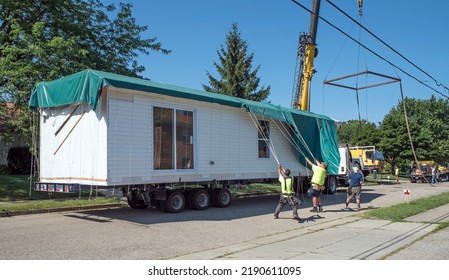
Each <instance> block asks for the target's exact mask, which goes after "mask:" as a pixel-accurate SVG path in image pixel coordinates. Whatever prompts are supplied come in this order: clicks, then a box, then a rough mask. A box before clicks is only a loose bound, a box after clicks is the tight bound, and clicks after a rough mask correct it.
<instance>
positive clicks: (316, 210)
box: [310, 206, 318, 212]
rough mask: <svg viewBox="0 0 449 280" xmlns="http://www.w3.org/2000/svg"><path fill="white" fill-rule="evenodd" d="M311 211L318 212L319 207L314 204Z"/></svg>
mask: <svg viewBox="0 0 449 280" xmlns="http://www.w3.org/2000/svg"><path fill="white" fill-rule="evenodd" d="M310 212H318V208H317V207H316V206H313V208H312V210H310Z"/></svg>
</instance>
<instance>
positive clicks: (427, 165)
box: [410, 160, 449, 183]
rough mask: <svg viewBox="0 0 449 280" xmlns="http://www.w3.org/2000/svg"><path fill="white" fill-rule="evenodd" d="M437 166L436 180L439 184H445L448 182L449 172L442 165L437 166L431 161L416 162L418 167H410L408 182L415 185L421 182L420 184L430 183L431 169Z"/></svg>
mask: <svg viewBox="0 0 449 280" xmlns="http://www.w3.org/2000/svg"><path fill="white" fill-rule="evenodd" d="M434 166H437V180H438V181H439V182H446V181H448V180H449V171H448V170H447V168H446V167H445V166H444V165H439V164H437V163H435V162H434V161H432V160H421V161H418V165H416V164H415V163H413V164H411V165H410V182H411V183H416V182H418V181H421V182H422V183H431V182H432V167H434Z"/></svg>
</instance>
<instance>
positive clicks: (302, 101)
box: [292, 0, 321, 111]
mask: <svg viewBox="0 0 449 280" xmlns="http://www.w3.org/2000/svg"><path fill="white" fill-rule="evenodd" d="M320 4H321V0H312V13H311V16H310V27H309V33H308V34H303V33H302V34H300V39H299V41H300V43H299V45H298V53H297V66H296V67H297V73H296V74H295V83H294V87H295V88H294V90H293V101H292V107H293V108H296V109H300V110H303V111H310V101H309V99H310V98H309V91H310V82H311V80H312V75H313V73H314V72H315V70H314V68H313V61H314V59H315V57H316V55H317V54H318V50H317V48H316V34H317V29H318V17H319V12H320ZM298 68H299V71H298Z"/></svg>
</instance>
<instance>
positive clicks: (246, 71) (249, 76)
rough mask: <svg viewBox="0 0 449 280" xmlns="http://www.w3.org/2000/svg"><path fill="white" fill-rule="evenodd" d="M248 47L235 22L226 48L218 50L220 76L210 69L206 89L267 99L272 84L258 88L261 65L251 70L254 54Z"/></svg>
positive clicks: (227, 37) (242, 96) (217, 65)
mask: <svg viewBox="0 0 449 280" xmlns="http://www.w3.org/2000/svg"><path fill="white" fill-rule="evenodd" d="M247 49H248V45H247V43H246V41H244V40H243V39H242V37H241V34H240V32H239V29H238V25H237V23H233V24H232V29H231V31H230V32H229V33H228V35H227V36H226V49H225V48H224V47H223V45H222V46H221V49H220V51H217V54H218V57H219V61H220V64H218V63H216V62H214V65H215V67H216V69H217V72H218V74H219V75H220V78H219V79H216V78H214V77H213V76H212V75H211V74H210V73H209V71H208V72H207V76H208V77H209V86H208V85H204V84H203V88H204V90H206V91H209V92H215V93H220V94H225V95H232V96H235V97H239V98H244V99H249V100H254V101H263V100H265V99H266V98H267V97H268V95H269V94H270V86H268V87H267V88H265V87H262V88H261V89H258V87H259V82H260V78H258V77H257V72H258V70H259V68H260V65H259V66H258V67H256V69H255V70H253V71H251V66H252V62H253V57H254V54H253V53H251V54H250V55H247Z"/></svg>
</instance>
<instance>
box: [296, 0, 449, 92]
mask: <svg viewBox="0 0 449 280" xmlns="http://www.w3.org/2000/svg"><path fill="white" fill-rule="evenodd" d="M290 1H292V2H293V3H295V4H296V5H298V6H300V7H301V8H303V9H304V10H306V11H307V12H309V13H311V14H315V13H314V12H313V11H311V10H310V9H308V8H307V7H305V6H304V5H302V4H301V3H299V2H298V1H296V0H290ZM317 16H318V18H320V19H321V20H322V21H324V22H325V23H327V24H328V25H330V26H331V27H333V28H334V29H336V30H337V31H338V32H340V33H342V34H343V35H345V36H346V37H348V38H349V39H351V40H352V41H354V42H355V43H357V44H359V45H360V46H362V47H363V48H364V49H366V50H367V51H369V52H370V53H372V54H373V55H374V56H376V57H378V58H379V59H381V60H383V61H385V62H386V63H387V64H389V65H391V66H392V67H394V68H396V69H398V70H399V71H401V72H402V73H404V74H405V75H407V76H408V77H410V78H412V79H413V80H415V81H417V82H418V83H420V84H422V85H423V86H425V87H427V88H429V89H431V90H432V91H434V92H436V93H438V94H440V95H442V96H444V97H446V98H449V96H448V95H446V94H444V93H442V92H440V91H438V90H436V89H434V88H433V87H431V86H429V85H427V84H426V83H424V82H423V81H421V80H419V79H418V78H416V77H415V76H413V75H412V74H410V73H408V72H407V71H405V70H404V69H402V68H401V67H399V66H397V65H396V64H394V63H393V62H391V61H389V60H387V59H386V58H384V57H383V56H381V55H380V54H378V53H376V52H375V51H373V50H372V49H370V48H368V47H367V46H365V45H364V44H362V43H360V42H358V41H357V40H356V39H354V38H353V37H352V36H351V35H349V34H348V33H346V32H344V31H343V30H342V29H341V28H338V27H337V26H336V25H335V24H333V23H331V22H330V21H328V20H327V19H325V18H323V17H322V16H320V15H317ZM432 79H433V78H432ZM439 85H441V84H439ZM444 88H445V90H449V88H447V87H444Z"/></svg>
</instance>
